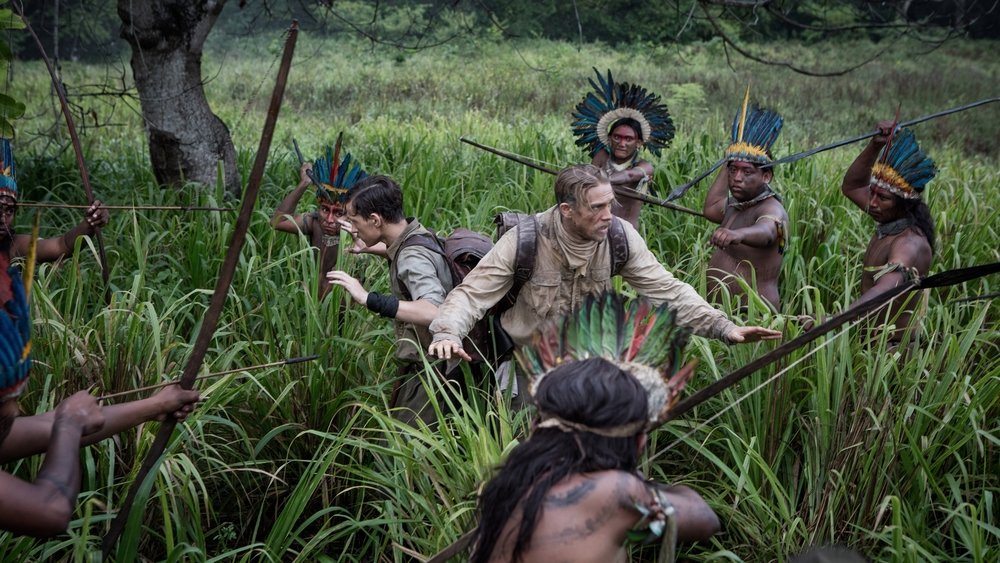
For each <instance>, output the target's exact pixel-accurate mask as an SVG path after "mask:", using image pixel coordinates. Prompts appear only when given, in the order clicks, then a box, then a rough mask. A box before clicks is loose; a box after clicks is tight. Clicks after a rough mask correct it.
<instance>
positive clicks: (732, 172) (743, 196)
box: [726, 160, 773, 201]
mask: <svg viewBox="0 0 1000 563" xmlns="http://www.w3.org/2000/svg"><path fill="white" fill-rule="evenodd" d="M726 170H727V172H728V173H729V193H731V194H733V198H734V199H736V201H749V200H751V199H753V198H755V197H757V196H759V195H760V193H761V192H762V191H764V186H766V185H767V183H768V182H770V181H771V178H772V177H773V175H772V173H771V170H770V169H767V168H760V167H757V166H754V165H753V164H750V163H749V162H743V161H739V160H734V161H731V162H730V163H729V164H728V165H727V166H726Z"/></svg>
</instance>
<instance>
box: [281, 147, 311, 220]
mask: <svg viewBox="0 0 1000 563" xmlns="http://www.w3.org/2000/svg"><path fill="white" fill-rule="evenodd" d="M309 170H312V163H309V162H306V163H303V164H302V167H301V168H300V169H299V185H297V186H295V189H294V190H292V191H291V192H289V193H288V195H286V196H285V199H283V200H281V203H279V204H278V208H277V209H275V210H274V214H272V215H271V226H272V227H274V230H276V231H282V232H285V233H298V232H305V231H306V223H305V218H304V216H303V215H302V214H301V213H300V214H298V215H296V214H295V208H296V206H298V204H299V200H301V199H302V195H303V194H305V193H306V190H307V189H308V188H309V186H310V185H311V184H312V181H311V180H310V179H309V175H308V171H309Z"/></svg>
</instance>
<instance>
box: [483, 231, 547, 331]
mask: <svg viewBox="0 0 1000 563" xmlns="http://www.w3.org/2000/svg"><path fill="white" fill-rule="evenodd" d="M493 222H494V223H496V225H497V239H499V238H500V237H501V236H503V235H504V234H505V233H506V232H507V231H509V230H510V229H512V228H513V227H515V226H516V227H517V246H516V248H515V253H514V283H513V285H511V288H510V290H508V291H507V294H506V295H504V296H503V298H501V299H500V301H499V302H497V304H496V305H494V307H493V313H494V314H496V315H499V314H501V313H503V312H504V311H506V310H507V309H510V308H511V307H513V306H514V302H515V301H517V294H518V293H520V292H521V288H522V287H524V284H525V283H527V281H528V280H529V279H531V274H533V273H534V271H535V257H536V256H538V218H537V217H535V216H534V215H530V214H526V213H514V212H510V211H508V212H505V213H500V214H498V215H497V216H496V218H495V219H494V220H493Z"/></svg>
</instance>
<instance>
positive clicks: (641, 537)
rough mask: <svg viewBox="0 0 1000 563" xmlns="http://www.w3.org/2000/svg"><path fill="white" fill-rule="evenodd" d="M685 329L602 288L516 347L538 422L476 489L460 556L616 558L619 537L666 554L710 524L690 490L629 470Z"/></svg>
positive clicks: (664, 401) (677, 380) (676, 384)
mask: <svg viewBox="0 0 1000 563" xmlns="http://www.w3.org/2000/svg"><path fill="white" fill-rule="evenodd" d="M688 333H689V332H688V331H687V330H686V329H683V328H681V327H679V326H677V325H676V324H675V322H674V314H673V312H672V311H671V310H670V309H669V308H668V307H667V306H665V305H661V306H660V307H653V306H652V305H650V303H649V302H648V301H646V300H645V299H641V300H637V301H632V302H629V303H626V302H625V300H624V298H623V297H622V296H621V295H619V294H611V293H603V294H601V295H597V296H593V297H590V298H588V299H587V300H586V301H584V303H583V304H582V305H581V307H580V308H579V309H578V310H577V311H575V312H573V313H572V314H570V315H568V316H566V317H565V318H563V319H559V320H555V321H552V322H549V323H547V324H545V325H544V326H543V327H542V328H541V330H540V331H539V332H538V334H536V336H535V339H534V342H533V344H532V345H531V346H527V347H524V348H522V349H521V350H520V351H519V353H518V360H519V362H520V363H521V365H522V367H524V368H525V370H527V372H528V373H530V374H532V383H531V393H532V396H533V398H534V401H535V404H536V405H537V406H538V421H537V423H536V425H535V427H534V430H533V432H532V435H531V437H530V438H528V440H527V441H525V442H524V443H522V444H521V445H519V446H517V447H516V448H515V449H514V450H513V451H512V452H511V454H510V456H509V457H508V458H507V460H506V461H505V462H504V464H503V465H502V466H501V467H500V469H499V470H498V472H497V474H496V476H494V477H493V479H491V480H490V481H489V483H487V484H486V486H485V488H484V489H483V493H482V495H481V496H480V499H479V526H478V528H477V530H476V532H475V533H476V537H475V540H474V548H473V555H472V559H471V560H472V561H475V562H493V561H522V562H525V563H530V562H536V561H537V562H545V563H547V562H549V561H578V562H588V561H594V562H597V561H600V562H603V561H618V560H623V559H622V558H621V556H622V555H624V553H623V550H624V549H625V544H626V543H628V542H662V548H661V549H662V552H661V559H660V561H669V560H672V552H673V548H674V543H675V542H676V541H677V540H682V541H694V540H704V539H707V538H708V537H709V536H711V535H712V534H713V533H715V532H716V531H717V530H718V529H719V521H718V518H717V517H716V515H715V513H714V512H712V510H711V509H710V508H709V507H708V505H707V504H706V503H705V501H704V500H703V499H702V498H701V497H700V496H699V495H698V494H697V493H696V492H694V491H693V490H691V489H689V488H687V487H683V486H674V487H666V486H663V485H659V484H656V483H653V482H649V481H646V480H644V479H643V478H642V477H641V476H640V475H639V474H638V471H637V467H638V463H639V456H640V455H641V453H642V450H643V447H644V446H645V443H646V432H647V430H649V429H651V428H652V427H654V426H655V425H657V424H659V422H660V421H661V420H662V419H663V417H664V416H666V414H667V413H668V412H669V411H670V408H671V407H672V406H673V404H674V402H675V401H676V399H677V398H678V397H679V395H680V392H681V390H682V389H683V388H684V385H685V384H686V383H687V381H688V380H689V379H690V377H691V375H692V373H693V367H694V365H693V364H689V365H688V366H685V367H684V368H680V366H681V361H682V357H683V353H684V347H685V346H686V344H687V339H688Z"/></svg>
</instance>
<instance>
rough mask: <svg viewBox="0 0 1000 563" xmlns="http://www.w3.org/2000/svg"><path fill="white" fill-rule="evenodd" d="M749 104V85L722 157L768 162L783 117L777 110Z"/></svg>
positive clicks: (782, 122)
mask: <svg viewBox="0 0 1000 563" xmlns="http://www.w3.org/2000/svg"><path fill="white" fill-rule="evenodd" d="M749 106H750V86H749V85H748V86H747V91H746V94H745V95H744V96H743V104H742V105H741V106H740V109H739V111H737V112H736V117H734V118H733V127H732V130H731V131H730V134H731V136H732V143H731V144H730V145H729V147H727V148H726V160H727V161H729V160H741V161H744V162H751V163H753V164H767V163H769V162H771V156H770V155H771V147H772V146H774V142H775V141H777V140H778V134H779V133H781V126H782V125H784V122H785V120H784V119H782V117H781V116H780V115H778V113H777V112H775V111H771V110H769V109H762V108H760V107H758V106H756V105H755V106H753V107H749Z"/></svg>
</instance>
